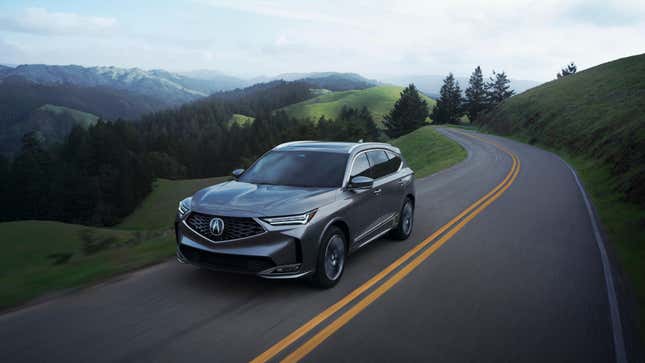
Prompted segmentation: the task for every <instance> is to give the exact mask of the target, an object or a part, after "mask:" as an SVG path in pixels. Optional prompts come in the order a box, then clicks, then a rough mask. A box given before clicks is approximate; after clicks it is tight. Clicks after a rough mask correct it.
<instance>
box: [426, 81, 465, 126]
mask: <svg viewBox="0 0 645 363" xmlns="http://www.w3.org/2000/svg"><path fill="white" fill-rule="evenodd" d="M462 115H463V97H462V95H461V88H460V87H459V82H457V81H456V80H455V77H454V76H453V75H452V73H449V74H448V76H447V77H446V78H445V79H444V80H443V85H442V86H441V90H440V91H439V99H438V100H437V104H435V106H434V108H433V109H432V115H431V116H430V117H431V118H432V121H433V122H434V123H437V124H445V123H448V122H450V123H459V118H460V117H461V116H462Z"/></svg>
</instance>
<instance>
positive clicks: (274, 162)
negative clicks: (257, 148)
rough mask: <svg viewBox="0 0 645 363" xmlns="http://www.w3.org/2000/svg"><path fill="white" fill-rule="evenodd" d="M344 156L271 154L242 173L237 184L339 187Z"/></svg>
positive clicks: (290, 152) (317, 152) (337, 154)
mask: <svg viewBox="0 0 645 363" xmlns="http://www.w3.org/2000/svg"><path fill="white" fill-rule="evenodd" d="M346 164H347V154H340V153H330V152H320V151H271V152H269V153H267V154H266V155H264V156H263V157H262V158H260V159H259V160H258V161H257V162H255V164H253V166H251V167H250V168H249V169H248V170H247V171H245V172H244V174H242V176H241V177H240V181H243V182H247V183H254V184H272V185H289V186H299V187H329V188H330V187H340V185H341V184H342V181H343V176H344V174H345V166H346Z"/></svg>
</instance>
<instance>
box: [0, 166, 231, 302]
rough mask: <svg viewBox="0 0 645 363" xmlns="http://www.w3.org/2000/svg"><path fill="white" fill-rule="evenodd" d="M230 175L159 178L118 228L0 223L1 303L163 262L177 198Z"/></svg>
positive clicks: (170, 245)
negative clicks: (1, 260)
mask: <svg viewBox="0 0 645 363" xmlns="http://www.w3.org/2000/svg"><path fill="white" fill-rule="evenodd" d="M223 179H225V178H207V179H189V180H177V181H173V180H165V179H160V180H158V181H157V182H156V183H155V185H154V190H153V191H152V193H150V195H149V196H148V197H147V198H146V199H145V200H144V201H143V203H142V204H141V206H139V208H138V209H137V210H135V212H134V213H133V214H132V215H130V216H129V217H128V218H126V219H125V221H123V223H121V224H120V225H118V226H116V227H114V228H96V227H86V226H81V225H77V224H67V223H60V222H51V221H18V222H5V223H0V235H2V236H3V238H2V240H0V248H2V250H3V256H4V257H5V258H4V262H3V263H2V265H1V266H0V286H2V289H0V308H5V307H9V306H12V305H15V304H19V303H21V302H24V301H27V300H30V299H32V298H34V297H36V296H41V295H43V294H44V293H47V292H53V291H58V290H61V289H66V288H72V287H78V286H83V285H86V284H89V283H91V282H94V281H97V280H100V279H103V278H106V277H109V276H112V275H115V274H118V273H122V272H126V271H130V270H133V269H136V268H140V267H142V266H146V265H149V264H152V263H155V262H158V261H162V260H164V259H166V258H168V257H169V256H171V255H172V254H173V253H174V250H175V245H174V234H173V232H172V229H171V228H172V223H173V221H174V218H175V213H176V210H177V203H179V200H181V199H182V198H184V197H186V196H189V195H191V194H193V193H194V192H195V191H197V190H199V189H201V188H204V187H206V186H208V185H212V184H215V183H218V182H220V181H221V180H223Z"/></svg>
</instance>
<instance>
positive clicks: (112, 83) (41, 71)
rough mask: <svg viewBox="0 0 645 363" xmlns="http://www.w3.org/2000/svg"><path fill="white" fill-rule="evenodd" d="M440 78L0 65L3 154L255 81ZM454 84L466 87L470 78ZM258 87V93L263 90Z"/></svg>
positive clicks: (361, 84)
mask: <svg viewBox="0 0 645 363" xmlns="http://www.w3.org/2000/svg"><path fill="white" fill-rule="evenodd" d="M443 78H444V77H443V76H435V75H425V76H424V75H421V76H401V77H384V78H382V79H380V80H379V81H377V80H374V79H368V78H365V77H363V76H361V75H359V74H356V73H339V72H312V73H283V74H278V75H277V76H273V77H256V78H250V79H243V78H239V77H234V76H230V75H227V74H224V73H222V72H218V71H212V70H195V71H189V72H180V73H173V72H168V71H165V70H161V69H153V70H143V69H140V68H118V67H83V66H78V65H45V64H23V65H17V66H9V65H0V141H2V145H0V153H11V152H13V151H15V150H17V148H18V147H19V146H20V139H21V137H22V135H23V134H24V133H26V132H29V131H41V132H43V134H44V135H43V136H44V137H45V138H46V139H47V140H48V141H56V140H60V138H61V137H64V135H66V134H67V133H68V132H69V130H70V129H71V127H73V126H74V125H77V124H81V125H87V124H89V123H87V122H85V123H82V122H79V121H78V119H79V117H78V115H81V114H91V115H92V116H93V117H100V118H104V119H109V120H114V119H117V118H122V119H128V120H136V119H139V118H140V117H141V116H142V115H144V114H148V113H151V112H155V111H160V110H163V109H168V108H174V107H177V106H179V105H183V104H185V103H189V102H194V101H197V100H200V99H204V98H206V97H208V96H211V95H219V96H217V97H220V98H221V97H224V98H226V97H228V96H227V95H226V94H224V93H223V92H227V91H232V90H239V91H236V92H237V93H236V92H232V93H231V94H230V96H231V97H232V96H234V95H237V94H238V93H239V92H242V94H245V92H247V91H248V90H246V91H245V90H244V89H246V88H248V87H251V86H253V85H256V84H259V83H265V84H266V83H270V82H275V81H280V80H283V81H287V82H292V81H299V82H300V83H301V84H302V86H303V87H306V86H309V87H310V89H326V90H330V91H348V90H361V89H365V88H369V87H373V86H378V85H384V84H393V85H400V86H406V85H407V84H408V83H415V84H416V85H417V87H418V88H419V89H420V90H421V91H423V92H424V93H426V94H427V95H429V96H431V97H436V96H437V95H438V93H439V89H440V88H441V84H442V82H443ZM457 79H458V80H459V82H460V84H461V85H462V88H465V85H466V82H467V79H466V78H465V77H457ZM537 84H538V82H533V81H513V83H512V87H513V88H514V89H515V90H516V91H517V92H518V93H519V92H521V91H524V90H525V89H527V88H530V87H533V86H535V85H537ZM259 86H260V88H257V89H261V88H262V85H259ZM267 86H268V85H267ZM251 89H255V88H251ZM45 105H47V107H43V106H45ZM61 110H62V111H61Z"/></svg>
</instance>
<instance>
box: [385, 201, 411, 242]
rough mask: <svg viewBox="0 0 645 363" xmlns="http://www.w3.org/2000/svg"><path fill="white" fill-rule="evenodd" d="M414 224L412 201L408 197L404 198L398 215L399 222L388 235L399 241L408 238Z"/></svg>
mask: <svg viewBox="0 0 645 363" xmlns="http://www.w3.org/2000/svg"><path fill="white" fill-rule="evenodd" d="M413 224H414V203H413V202H412V200H411V199H410V198H407V199H406V200H405V203H403V207H402V208H401V214H400V215H399V224H397V226H396V227H395V228H394V229H393V230H392V231H391V232H390V237H392V238H393V239H398V240H400V241H402V240H405V239H408V237H410V234H411V233H412V225H413Z"/></svg>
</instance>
